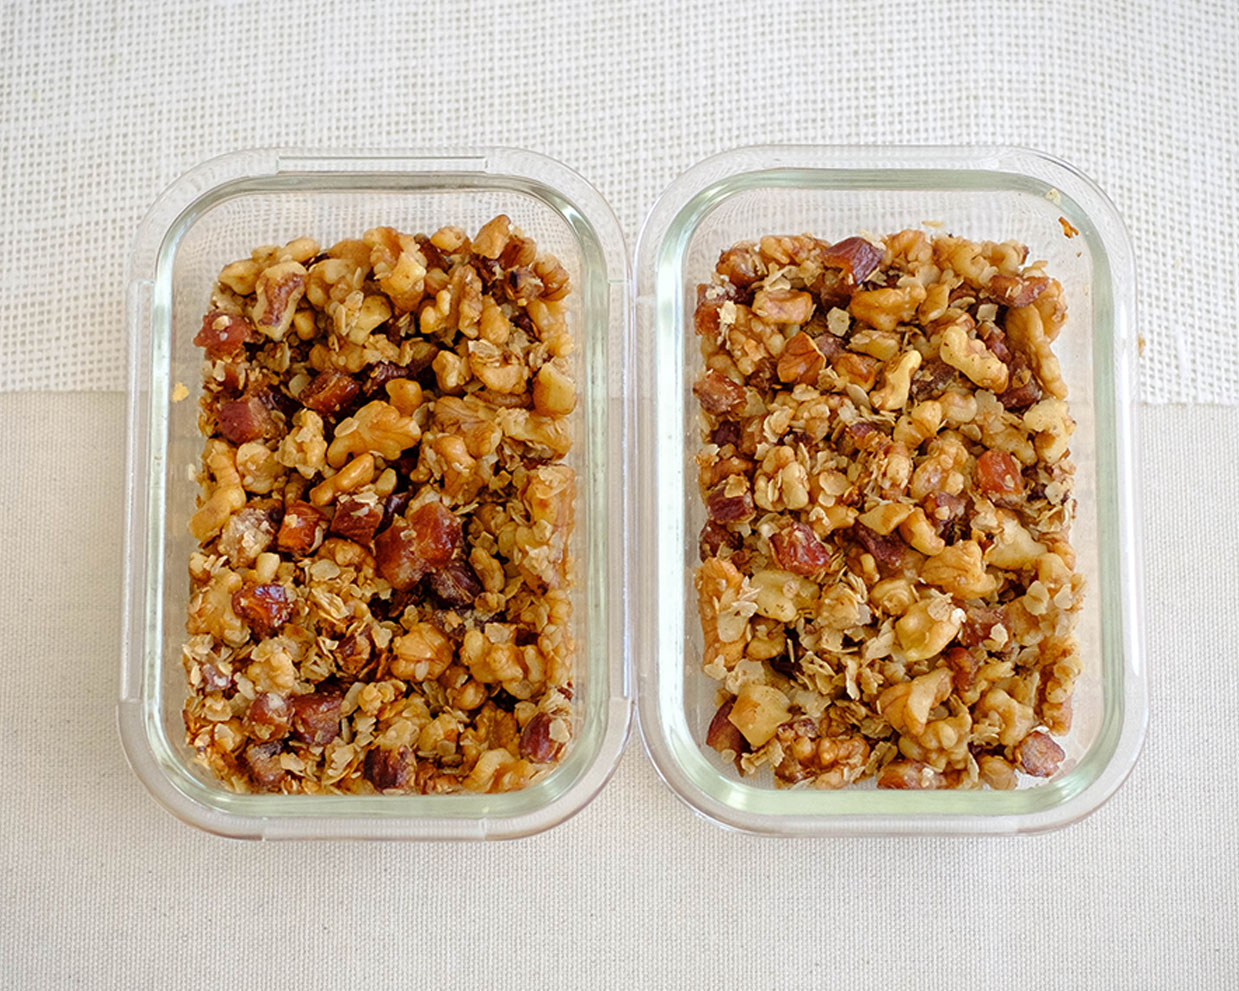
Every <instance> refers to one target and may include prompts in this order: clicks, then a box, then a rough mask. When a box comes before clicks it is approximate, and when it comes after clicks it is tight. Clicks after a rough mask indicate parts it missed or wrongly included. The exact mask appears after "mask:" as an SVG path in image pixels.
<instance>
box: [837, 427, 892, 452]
mask: <svg viewBox="0 0 1239 991" xmlns="http://www.w3.org/2000/svg"><path fill="white" fill-rule="evenodd" d="M843 433H844V435H845V436H846V437H847V439H848V440H850V441H851V442H852V443H853V444H855V445H856V447H857V448H858V449H859V450H861V451H872V450H875V449H876V448H878V447H881V446H882V445H883V444H885V443H886V441H887V435H886V434H885V433H883V432H882V431H881V430H879V429H878V427H877V425H876V424H873V423H868V422H867V421H865V420H857V421H856V422H855V423H849V424H848V425H847V426H846V427H844V428H843Z"/></svg>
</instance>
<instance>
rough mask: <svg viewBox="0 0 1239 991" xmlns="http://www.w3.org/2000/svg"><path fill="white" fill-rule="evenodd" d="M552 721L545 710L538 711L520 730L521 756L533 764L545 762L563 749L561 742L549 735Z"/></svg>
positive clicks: (552, 724) (552, 725)
mask: <svg viewBox="0 0 1239 991" xmlns="http://www.w3.org/2000/svg"><path fill="white" fill-rule="evenodd" d="M553 727H554V721H553V720H552V718H551V716H550V715H548V714H547V713H545V712H538V713H535V714H534V717H533V718H532V719H530V720H529V722H528V723H527V724H526V725H525V728H524V730H522V731H521V744H520V751H521V756H522V757H524V758H525V759H526V760H531V761H533V762H534V763H535V764H547V763H549V762H550V761H552V760H554V759H555V757H556V756H557V755H558V754H559V751H560V750H562V749H563V744H562V743H560V742H559V741H558V740H556V739H555V738H554V737H553V736H551V732H552V729H553Z"/></svg>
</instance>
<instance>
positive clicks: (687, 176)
mask: <svg viewBox="0 0 1239 991" xmlns="http://www.w3.org/2000/svg"><path fill="white" fill-rule="evenodd" d="M803 172H811V173H813V174H814V175H815V176H816V177H818V178H819V179H820V178H826V179H827V180H828V181H827V182H824V183H823V185H824V186H829V187H830V188H834V189H848V188H865V189H874V188H877V189H891V190H896V189H915V188H935V187H931V185H930V184H932V183H933V182H935V181H937V179H938V178H939V177H943V178H944V177H946V176H948V175H949V176H951V177H953V178H954V179H956V180H958V179H959V177H960V176H961V175H965V176H970V177H974V178H976V179H977V180H978V184H977V188H990V187H992V186H993V185H994V184H995V183H1006V184H1010V185H1019V184H1022V183H1025V182H1027V181H1031V183H1032V187H1030V188H1037V189H1038V190H1039V191H1040V192H1039V195H1045V196H1046V198H1048V199H1051V200H1052V202H1055V203H1060V200H1061V204H1062V205H1064V209H1065V212H1068V215H1069V216H1072V215H1073V214H1072V213H1071V211H1075V214H1074V215H1079V216H1082V217H1085V218H1087V219H1088V220H1089V221H1090V222H1091V224H1092V226H1093V227H1094V228H1095V229H1096V230H1097V231H1098V233H1099V237H1100V241H1101V244H1102V247H1103V249H1104V253H1105V257H1106V261H1107V263H1108V271H1109V278H1110V283H1111V287H1112V291H1111V293H1110V296H1111V300H1112V317H1111V320H1110V327H1109V334H1110V336H1109V341H1108V343H1109V347H1110V354H1109V357H1110V363H1109V365H1108V367H1107V368H1106V369H1105V370H1104V372H1103V369H1101V368H1100V367H1097V366H1096V365H1095V367H1094V377H1095V379H1096V378H1097V377H1098V376H1099V375H1102V374H1108V375H1110V376H1112V386H1111V387H1110V388H1109V389H1108V390H1107V389H1098V390H1097V391H1098V397H1097V399H1096V401H1095V402H1096V404H1097V415H1098V422H1099V423H1101V422H1102V421H1103V420H1105V421H1106V422H1107V423H1108V425H1109V427H1110V429H1111V431H1112V436H1113V452H1112V454H1113V459H1112V463H1111V464H1110V465H1108V467H1109V468H1110V469H1111V470H1110V471H1109V472H1106V473H1103V472H1102V471H1101V470H1100V468H1099V471H1098V475H1099V492H1098V501H1099V503H1100V502H1101V500H1102V499H1103V498H1107V499H1109V500H1110V501H1111V504H1112V509H1113V511H1114V515H1115V519H1116V529H1117V536H1118V541H1117V544H1118V547H1116V548H1111V549H1110V553H1111V555H1112V557H1113V558H1114V559H1115V560H1114V564H1113V566H1114V569H1115V571H1114V574H1115V575H1116V576H1117V595H1116V599H1117V602H1118V609H1119V611H1120V613H1121V619H1122V622H1121V623H1120V629H1119V631H1118V640H1119V643H1120V645H1121V655H1122V661H1123V663H1122V671H1123V681H1122V689H1121V696H1122V697H1121V702H1122V713H1121V716H1120V719H1121V725H1120V726H1119V728H1118V732H1117V739H1116V740H1115V743H1114V749H1113V751H1112V753H1111V755H1110V758H1109V760H1108V761H1107V763H1106V764H1105V766H1104V768H1102V770H1101V771H1100V773H1098V774H1097V776H1096V777H1095V778H1094V779H1093V780H1092V781H1091V782H1089V783H1088V784H1087V785H1086V786H1085V787H1083V788H1082V789H1081V790H1079V791H1078V792H1076V793H1075V794H1073V795H1071V796H1070V797H1069V798H1067V799H1066V800H1064V801H1062V802H1060V803H1059V804H1057V805H1054V806H1053V807H1051V808H1049V809H1044V810H1037V811H1033V812H1028V813H1020V814H995V815H976V814H965V813H955V812H945V811H924V812H917V813H909V814H904V815H891V814H860V813H846V814H845V813H836V814H823V815H801V814H786V815H779V814H768V813H757V812H750V811H748V810H745V809H741V808H738V807H736V806H733V805H731V804H728V803H725V802H722V801H720V800H718V799H716V798H715V797H714V796H712V795H709V794H707V793H706V792H705V791H704V790H703V789H702V788H701V787H699V786H698V785H697V784H696V783H695V782H694V781H693V780H692V779H691V777H690V776H689V775H688V774H687V773H686V772H685V770H684V768H683V767H682V766H681V764H680V762H679V761H678V759H677V757H676V754H675V752H674V750H673V748H672V746H671V744H670V742H669V739H668V737H667V734H666V732H665V730H664V727H663V726H662V724H661V720H660V718H659V700H658V692H657V687H658V681H659V678H660V674H661V672H660V654H662V653H663V652H664V651H666V652H670V651H672V650H673V649H675V648H673V647H671V646H668V645H663V644H660V642H659V637H658V630H657V626H656V624H655V623H654V621H653V619H652V617H653V616H654V615H655V614H656V612H657V609H658V600H657V583H656V582H653V581H650V582H645V583H642V584H640V585H639V586H638V587H637V588H636V589H635V590H634V592H635V594H636V596H637V597H638V602H637V604H636V606H635V608H634V611H633V613H634V617H635V623H636V628H635V629H634V640H635V650H634V663H635V664H636V675H637V709H638V725H639V727H640V735H641V739H642V742H643V744H644V746H645V749H646V752H647V754H648V755H649V757H650V759H651V761H652V762H653V764H654V766H655V768H656V769H657V771H658V773H659V775H660V776H661V777H662V778H663V780H664V782H665V783H666V784H667V785H668V787H670V788H671V790H672V791H673V792H674V793H675V794H676V795H677V797H678V798H680V799H681V800H682V801H683V802H685V803H686V804H687V805H688V806H689V807H690V808H691V809H693V811H695V812H697V813H698V814H700V815H702V816H703V817H705V818H707V819H709V820H710V821H712V822H714V823H716V824H717V825H721V826H724V827H727V828H730V829H735V830H739V831H743V832H749V833H755V834H763V835H780V836H842V835H896V834H958V835H973V834H1013V833H1037V832H1043V831H1046V830H1051V829H1056V828H1060V827H1062V826H1066V825H1068V824H1070V823H1072V822H1075V821H1077V820H1079V819H1081V818H1083V817H1084V816H1086V815H1088V814H1090V813H1091V812H1093V811H1095V810H1096V809H1097V808H1099V807H1100V806H1101V805H1102V804H1103V803H1104V802H1105V801H1107V800H1108V799H1109V798H1110V797H1111V796H1112V795H1113V794H1114V792H1115V791H1116V790H1117V789H1118V788H1119V786H1120V785H1121V784H1122V783H1123V781H1124V780H1126V778H1127V776H1128V774H1129V773H1130V771H1131V769H1132V767H1133V766H1134V764H1135V762H1136V759H1137V758H1138V756H1139V754H1140V751H1141V748H1142V746H1143V742H1144V737H1145V732H1146V729H1147V724H1148V680H1147V673H1146V669H1145V656H1144V635H1143V627H1142V616H1143V609H1142V598H1143V589H1142V561H1141V558H1142V545H1141V542H1140V515H1139V499H1140V496H1139V493H1138V490H1137V487H1136V486H1135V485H1134V484H1133V478H1134V477H1135V472H1136V466H1137V455H1136V451H1137V450H1138V448H1137V445H1136V431H1135V424H1134V417H1133V402H1134V401H1133V384H1134V382H1135V377H1136V374H1137V372H1136V368H1137V365H1136V362H1137V354H1138V351H1137V345H1138V337H1137V324H1136V275H1135V263H1134V257H1133V251H1132V247H1131V240H1130V236H1129V234H1128V232H1127V230H1126V227H1125V225H1124V223H1123V221H1122V218H1121V216H1120V215H1119V213H1118V210H1117V209H1116V208H1115V206H1114V204H1113V203H1112V202H1111V201H1110V199H1109V198H1108V197H1107V196H1106V194H1105V193H1104V192H1103V191H1102V190H1101V189H1100V188H1099V187H1098V186H1097V184H1096V183H1094V182H1093V181H1092V180H1091V179H1090V178H1088V177H1087V176H1086V175H1085V174H1084V173H1083V172H1081V171H1080V170H1079V169H1077V168H1075V167H1074V166H1072V165H1070V164H1068V163H1067V162H1065V161H1063V160H1061V159H1059V158H1057V157H1055V156H1052V155H1049V154H1046V153H1044V152H1040V151H1036V150H1033V149H1029V148H1023V147H1018V146H1008V145H983V146H948V145H890V146H878V145H833V146H831V145H821V146H818V145H753V146H747V147H741V148H735V149H731V150H728V151H724V152H721V153H718V154H716V155H713V156H711V157H709V158H707V159H704V160H702V161H700V162H698V163H696V164H695V165H693V166H691V167H690V168H689V169H687V170H686V171H685V172H683V173H682V174H681V175H680V176H679V177H678V178H676V179H675V180H674V181H673V182H672V183H671V184H670V185H668V186H667V187H666V189H665V190H664V191H663V193H662V195H661V196H659V198H658V199H657V200H656V201H655V202H654V204H653V205H652V206H651V207H650V209H649V211H648V212H647V214H646V216H645V219H644V221H643V223H642V225H641V230H640V234H639V236H638V239H637V244H636V247H635V250H634V270H635V280H634V289H633V310H634V313H635V316H636V320H637V340H638V346H639V353H640V354H641V355H642V356H643V357H644V356H646V355H648V354H649V353H651V352H652V350H653V347H652V343H653V339H654V337H655V335H657V334H661V333H666V332H668V330H667V328H666V327H665V326H663V325H661V324H660V323H659V315H658V310H657V306H656V297H657V292H656V281H655V276H656V271H657V267H658V258H659V254H660V252H661V251H662V250H663V245H664V241H665V239H666V238H667V236H668V232H669V230H670V229H671V228H672V226H673V224H675V223H676V222H677V221H678V220H679V219H680V218H681V217H682V215H683V214H684V213H685V211H689V210H698V211H700V213H701V214H704V213H706V212H708V211H709V210H710V209H712V208H713V207H714V206H715V205H717V203H719V202H721V201H722V200H723V199H725V198H726V196H727V195H728V192H727V190H728V188H729V183H730V182H732V181H734V180H736V179H737V178H738V177H740V176H742V175H750V174H757V173H760V174H761V176H762V178H763V179H765V180H768V181H769V182H770V184H771V185H779V184H784V185H792V184H793V177H794V175H795V174H797V173H803ZM913 176H918V177H919V178H920V181H921V182H922V183H926V185H922V186H919V187H918V186H917V185H916V184H915V183H913V182H911V181H910V177H913ZM951 188H954V186H952V187H951ZM964 188H968V187H964ZM755 233H758V232H755ZM722 247H725V246H722ZM1094 337H1095V338H1096V332H1095V335H1094ZM652 373H653V369H652V368H651V367H649V365H648V363H647V364H646V366H645V367H643V368H642V373H641V374H639V375H638V376H637V383H638V388H639V389H641V388H643V387H644V385H645V383H646V382H648V381H651V380H652ZM637 402H638V410H639V413H638V422H637V424H636V431H635V436H636V438H637V442H638V444H639V445H641V446H643V447H646V448H647V449H648V450H651V451H653V450H654V445H655V443H656V439H655V438H656V426H655V424H654V423H653V422H652V419H653V414H652V413H650V412H649V411H650V410H651V408H652V404H653V396H652V395H651V394H650V393H649V391H648V389H647V390H646V392H644V393H639V394H638V396H637ZM1102 403H1104V404H1105V408H1104V409H1103V408H1101V404H1102ZM652 461H653V458H652V457H651V458H648V459H646V461H645V462H644V463H643V464H642V465H641V466H640V468H641V470H642V474H641V475H640V476H639V479H638V491H639V493H640V500H641V501H640V505H639V506H638V507H637V509H636V512H637V519H636V521H635V522H634V526H638V527H639V528H640V529H639V532H651V531H653V530H654V529H655V526H654V521H655V520H656V518H657V515H658V512H659V510H658V506H657V495H656V493H657V489H658V484H657V482H658V480H657V478H656V477H655V473H654V468H653V466H652ZM1103 474H1104V477H1103ZM1103 488H1104V491H1103ZM641 552H642V553H641V556H640V559H639V562H638V563H637V565H636V568H637V572H636V573H638V574H656V573H657V569H656V565H655V562H654V559H653V555H652V553H651V551H650V548H649V547H648V546H645V547H643V548H642V549H641ZM681 667H682V663H681ZM942 794H947V793H942ZM922 797H923V798H928V799H930V800H931V801H933V800H934V799H936V798H937V797H938V795H937V794H926V795H924V796H922Z"/></svg>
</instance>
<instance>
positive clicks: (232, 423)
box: [216, 396, 275, 445]
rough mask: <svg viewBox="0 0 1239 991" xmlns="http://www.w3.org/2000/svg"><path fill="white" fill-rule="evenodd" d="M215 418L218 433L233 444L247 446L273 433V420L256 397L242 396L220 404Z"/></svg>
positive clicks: (269, 412) (268, 411)
mask: <svg viewBox="0 0 1239 991" xmlns="http://www.w3.org/2000/svg"><path fill="white" fill-rule="evenodd" d="M216 417H217V418H218V420H219V432H220V433H221V434H223V435H224V436H225V437H226V438H227V439H228V440H229V441H231V442H232V443H233V444H237V445H240V444H247V443H249V442H250V441H252V440H259V439H261V438H263V437H270V436H271V435H272V434H273V433H274V432H275V418H274V417H272V415H271V411H270V410H269V409H267V407H266V406H264V405H263V403H262V400H260V399H259V398H258V397H257V396H244V397H242V398H241V399H234V400H233V401H231V402H227V403H224V404H222V405H221V406H220V408H219V412H218V413H217V414H216Z"/></svg>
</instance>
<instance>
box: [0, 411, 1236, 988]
mask: <svg viewBox="0 0 1239 991" xmlns="http://www.w3.org/2000/svg"><path fill="white" fill-rule="evenodd" d="M122 408H123V400H122V398H121V397H120V396H119V395H116V394H89V393H78V394H62V395H48V394H26V395H8V396H0V418H3V422H4V423H5V424H11V425H12V428H11V431H10V434H9V438H8V443H9V446H8V448H7V451H8V453H9V455H10V457H11V458H12V459H13V463H16V464H21V465H23V466H24V471H22V472H3V473H0V506H3V507H4V508H5V512H4V514H3V516H2V517H0V519H2V520H3V523H2V524H0V526H2V527H3V531H2V533H3V542H4V543H3V546H4V547H5V552H6V555H7V560H8V561H9V564H8V571H7V574H8V575H9V579H8V581H7V582H6V584H5V589H4V594H3V595H2V596H0V658H3V662H2V663H3V665H4V672H3V677H0V743H2V744H3V750H4V754H5V759H4V760H3V761H2V762H0V796H3V797H0V988H5V989H13V991H41V989H43V988H62V987H79V986H81V987H94V988H158V989H160V991H172V989H177V988H186V989H194V991H197V989H201V988H234V987H235V988H256V989H257V988H322V987H342V988H410V987H412V988H446V987H459V988H491V987H502V988H516V989H523V988H531V989H537V991H547V989H555V988H587V989H591V991H593V989H609V988H625V989H627V988H634V989H636V988H640V989H644V988H668V989H677V991H680V989H692V988H704V989H710V991H717V989H720V988H736V989H744V991H761V989H771V991H775V989H777V991H788V989H798V988H805V989H809V988H814V989H816V988H841V989H849V991H853V989H854V991H868V989H874V991H891V989H901V988H910V989H911V988H979V989H985V991H1004V989H1012V991H1028V989H1033V988H1036V989H1051V991H1057V989H1077V988H1079V989H1094V988H1096V989H1109V988H1114V989H1123V991H1129V989H1150V991H1168V989H1180V988H1189V989H1193V991H1206V989H1208V991H1213V989H1217V991H1223V989H1233V988H1234V987H1236V986H1237V985H1239V942H1237V940H1236V935H1235V919H1236V913H1237V911H1239V842H1237V841H1239V830H1237V829H1236V826H1235V809H1236V808H1237V807H1239V776H1237V775H1236V774H1235V758H1234V741H1235V740H1236V739H1237V738H1239V709H1237V708H1236V707H1235V705H1234V699H1235V698H1236V697H1239V667H1237V666H1236V664H1235V663H1234V657H1235V644H1236V643H1239V611H1237V610H1236V609H1235V603H1234V589H1235V588H1236V587H1237V586H1239V539H1237V537H1236V531H1235V528H1234V527H1233V526H1228V525H1224V524H1219V523H1218V522H1217V521H1218V519H1219V514H1218V512H1217V510H1218V507H1219V506H1224V505H1232V504H1233V500H1234V495H1233V493H1234V492H1235V491H1237V490H1239V467H1237V466H1236V464H1235V463H1234V461H1233V460H1223V461H1220V462H1218V463H1217V465H1216V468H1215V470H1213V471H1210V472H1209V473H1208V474H1207V475H1203V476H1199V477H1198V476H1197V472H1196V459H1197V455H1196V453H1195V452H1197V451H1201V450H1206V449H1209V450H1212V449H1220V450H1230V451H1233V450H1235V449H1236V448H1237V447H1239V410H1233V409H1218V408H1209V409H1203V408H1200V407H1177V406H1176V407H1172V406H1167V407H1146V408H1145V410H1144V413H1143V416H1142V420H1143V424H1142V426H1143V429H1144V436H1145V438H1146V443H1145V450H1146V454H1145V469H1146V470H1145V472H1144V477H1145V478H1146V479H1147V480H1148V482H1147V484H1146V486H1145V490H1144V504H1145V506H1146V507H1147V512H1148V516H1147V521H1146V524H1145V529H1144V532H1145V549H1146V574H1147V578H1148V582H1147V584H1148V595H1147V600H1148V612H1147V615H1146V616H1145V623H1146V627H1147V629H1148V644H1149V653H1148V657H1149V668H1150V670H1151V672H1152V698H1151V710H1152V720H1151V728H1150V731H1149V735H1148V741H1147V743H1146V746H1145V752H1144V754H1143V756H1142V757H1141V759H1140V761H1139V762H1138V763H1137V765H1136V768H1135V770H1134V771H1133V773H1132V775H1131V778H1130V779H1129V780H1128V781H1127V783H1126V784H1124V785H1123V787H1122V788H1121V789H1120V790H1119V791H1118V793H1117V794H1116V795H1115V797H1114V798H1113V799H1112V800H1111V801H1110V802H1109V803H1108V804H1107V805H1105V806H1104V807H1102V808H1101V809H1100V810H1098V811H1097V812H1096V813H1094V814H1093V815H1092V816H1090V817H1089V818H1087V819H1085V820H1084V821H1082V822H1080V823H1078V824H1076V825H1073V826H1070V827H1068V828H1067V829H1065V830H1062V831H1059V832H1055V833H1050V834H1047V835H1044V836H1035V837H1017V838H1010V839H975V838H973V839H969V838H919V837H906V838H900V839H867V840H847V841H844V840H822V841H793V840H777V839H769V838H760V837H751V836H743V835H738V834H735V833H729V832H726V831H724V830H722V829H719V828H717V827H715V826H713V825H711V824H710V823H707V822H705V821H704V820H702V819H700V818H698V817H696V816H695V815H693V814H692V813H691V812H690V811H689V810H688V809H687V808H686V807H685V806H683V805H681V804H680V803H679V802H678V801H677V800H676V799H675V798H674V797H673V796H672V794H671V792H670V791H669V790H668V789H667V788H666V787H664V786H663V785H662V784H661V783H660V782H659V780H658V779H657V777H656V775H655V773H654V770H653V768H652V766H651V764H650V762H649V761H648V760H647V759H646V757H645V755H644V754H643V753H642V751H641V746H640V744H639V743H638V742H637V741H636V740H633V741H631V742H630V743H629V747H628V752H627V754H626V755H625V757H624V760H623V762H622V763H621V765H620V768H619V771H618V772H617V774H616V776H615V778H614V779H613V780H612V781H611V783H610V784H609V785H608V786H607V787H606V789H604V791H603V792H602V794H601V795H599V797H598V798H597V799H596V800H595V801H594V802H593V803H592V804H591V805H589V806H588V807H587V808H586V809H585V810H584V811H583V812H581V814H580V815H578V816H577V817H576V818H574V819H572V820H570V821H568V822H567V823H565V824H563V825H562V826H559V827H556V828H555V829H553V830H551V831H550V832H548V833H544V834H542V835H541V836H537V837H533V838H530V839H527V840H518V841H511V842H501V843H492V844H485V845H478V844H472V845H470V844H450V843H440V844H426V845H418V844H399V843H369V844H367V843H304V842H303V843H271V844H261V843H244V842H239V841H233V840H222V839H218V838H216V837H213V836H209V835H206V834H205V833H201V832H198V831H197V830H195V829H193V828H191V827H189V826H185V825H182V824H181V823H179V822H177V821H176V820H175V819H173V818H172V817H171V816H170V815H168V814H167V813H165V812H163V811H161V810H160V809H159V808H158V807H157V806H156V805H155V803H154V802H153V801H152V800H151V799H149V798H148V797H147V795H146V794H145V792H144V790H143V787H142V785H141V784H140V783H139V782H138V780H137V778H136V777H135V776H134V775H132V774H131V773H130V772H129V769H128V768H127V767H126V766H125V762H124V758H123V757H122V756H121V750H120V745H119V742H118V740H117V734H116V729H115V726H114V722H113V715H112V714H113V709H114V705H115V701H116V697H117V694H118V692H117V669H118V663H119V655H120V644H119V637H120V634H119V620H118V616H119V608H120V594H119V589H118V588H117V576H118V572H119V566H120V565H119V559H120V550H121V549H120V520H121V501H122V480H123V477H124V471H123V463H122V454H121V447H122V443H121V439H122V429H121V420H122ZM84 424H90V425H91V429H90V430H85V429H83V425H84ZM65 464H71V465H73V466H74V473H75V475H76V477H78V478H80V479H83V480H89V482H90V484H88V485H76V486H75V485H63V484H58V483H56V482H51V483H49V480H55V479H62V478H63V477H64V475H63V469H64V465H65Z"/></svg>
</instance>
